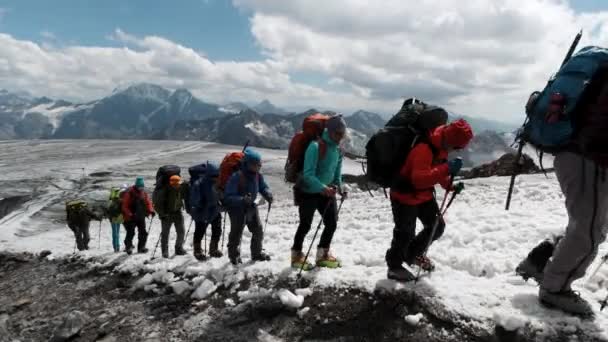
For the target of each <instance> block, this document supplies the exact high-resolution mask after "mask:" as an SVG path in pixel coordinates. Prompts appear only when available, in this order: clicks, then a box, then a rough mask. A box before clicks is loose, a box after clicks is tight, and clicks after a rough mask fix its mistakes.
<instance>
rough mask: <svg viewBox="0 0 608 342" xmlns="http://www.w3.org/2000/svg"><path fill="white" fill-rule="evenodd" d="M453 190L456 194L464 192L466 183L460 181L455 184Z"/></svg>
mask: <svg viewBox="0 0 608 342" xmlns="http://www.w3.org/2000/svg"><path fill="white" fill-rule="evenodd" d="M452 190H454V193H455V194H457V195H458V194H460V193H461V192H462V190H464V183H463V182H458V183H456V185H454V186H453V188H452Z"/></svg>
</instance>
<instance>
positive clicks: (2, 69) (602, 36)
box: [0, 0, 608, 122]
mask: <svg viewBox="0 0 608 342" xmlns="http://www.w3.org/2000/svg"><path fill="white" fill-rule="evenodd" d="M580 29H583V31H584V36H583V39H582V41H581V44H580V45H579V48H580V47H582V46H586V45H600V46H607V45H608V1H605V0H595V1H592V0H577V1H563V0H502V1H494V0H471V1H466V2H465V1H457V0H416V1H406V0H384V1H382V2H378V1H371V0H370V1H362V0H332V1H327V0H324V1H318V0H290V1H283V0H232V1H230V0H180V1H172V2H170V1H166V0H165V1H161V0H133V1H125V0H122V1H121V0H105V1H93V0H54V1H43V0H39V1H33V0H13V1H8V0H0V46H1V47H2V48H0V88H5V89H8V90H13V91H23V90H25V91H28V92H30V93H32V94H34V95H37V96H42V95H45V96H49V97H52V98H63V99H68V100H72V101H88V100H92V99H96V98H100V97H103V96H107V95H108V94H110V93H111V92H112V90H113V89H115V88H117V87H124V86H125V85H129V84H133V83H138V82H150V83H155V84H159V85H162V86H164V87H167V88H170V89H176V88H187V89H189V90H190V91H192V92H193V93H194V94H195V95H196V96H198V97H200V98H201V99H203V100H205V101H208V102H214V103H220V104H223V103H228V102H232V101H241V102H246V103H252V104H253V103H257V102H260V101H261V100H262V99H269V100H270V101H271V102H273V103H274V104H276V105H278V106H281V107H284V108H287V109H306V108H310V107H315V108H317V109H332V110H338V111H344V112H351V111H354V110H358V109H364V110H369V111H375V112H380V113H394V112H396V111H397V110H398V108H399V107H400V104H401V102H402V101H403V99H404V98H407V97H417V98H421V99H423V100H425V101H427V102H430V103H433V104H438V105H441V106H444V107H446V108H448V109H449V110H451V111H453V112H455V113H459V114H466V115H470V116H474V117H483V118H488V119H495V120H500V121H507V122H520V121H522V120H523V106H524V103H525V101H526V99H527V97H528V95H529V93H530V92H532V91H533V90H537V89H539V88H542V87H543V86H544V84H545V83H546V81H547V79H548V78H549V77H550V76H551V74H552V73H554V72H555V71H556V70H557V68H558V66H559V64H560V62H561V60H562V59H563V56H564V54H565V52H566V50H567V49H568V47H569V44H570V42H571V40H572V39H573V37H574V36H575V34H576V32H578V30H580Z"/></svg>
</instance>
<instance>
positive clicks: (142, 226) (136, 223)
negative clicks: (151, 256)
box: [124, 218, 148, 251]
mask: <svg viewBox="0 0 608 342" xmlns="http://www.w3.org/2000/svg"><path fill="white" fill-rule="evenodd" d="M124 226H125V230H126V231H127V236H126V237H125V247H127V249H132V248H133V238H134V237H135V227H137V251H142V250H143V249H144V248H146V242H147V241H148V232H146V219H145V218H141V219H134V220H132V221H128V222H125V223H124Z"/></svg>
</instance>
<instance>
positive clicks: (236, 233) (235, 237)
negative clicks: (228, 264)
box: [228, 207, 264, 259]
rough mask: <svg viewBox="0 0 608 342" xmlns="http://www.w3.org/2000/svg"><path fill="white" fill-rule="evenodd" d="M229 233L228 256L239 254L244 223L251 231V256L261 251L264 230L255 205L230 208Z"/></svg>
mask: <svg viewBox="0 0 608 342" xmlns="http://www.w3.org/2000/svg"><path fill="white" fill-rule="evenodd" d="M228 215H230V234H228V257H229V258H230V259H235V258H238V257H239V256H240V255H241V239H242V237H243V229H245V225H247V228H248V229H249V231H250V232H251V258H255V257H257V256H259V255H260V254H261V253H262V243H263V241H264V230H263V228H262V222H261V221H260V214H259V212H258V208H257V207H250V208H246V209H243V208H230V209H229V210H228Z"/></svg>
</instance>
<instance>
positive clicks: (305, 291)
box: [296, 287, 312, 298]
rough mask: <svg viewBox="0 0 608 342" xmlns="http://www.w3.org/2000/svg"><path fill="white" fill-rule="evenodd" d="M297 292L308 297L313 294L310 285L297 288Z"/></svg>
mask: <svg viewBox="0 0 608 342" xmlns="http://www.w3.org/2000/svg"><path fill="white" fill-rule="evenodd" d="M296 294H297V295H298V296H302V297H304V298H306V297H308V296H310V295H312V289H311V288H310V287H308V288H304V289H297V290H296Z"/></svg>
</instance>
